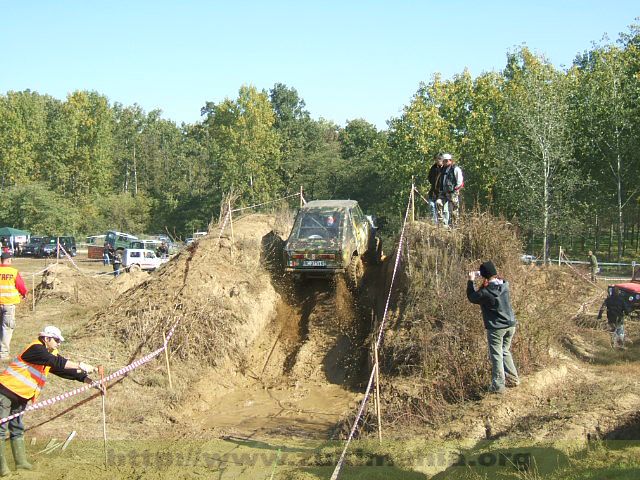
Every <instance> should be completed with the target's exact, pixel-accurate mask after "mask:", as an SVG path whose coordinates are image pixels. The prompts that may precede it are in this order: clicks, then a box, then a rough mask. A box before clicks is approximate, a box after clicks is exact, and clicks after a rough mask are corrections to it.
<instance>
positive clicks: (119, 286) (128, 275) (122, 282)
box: [111, 270, 150, 294]
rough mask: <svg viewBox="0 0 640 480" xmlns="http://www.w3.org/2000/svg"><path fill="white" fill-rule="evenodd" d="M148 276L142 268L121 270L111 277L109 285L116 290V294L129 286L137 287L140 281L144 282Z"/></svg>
mask: <svg viewBox="0 0 640 480" xmlns="http://www.w3.org/2000/svg"><path fill="white" fill-rule="evenodd" d="M149 278H150V275H149V273H148V272H143V271H142V270H129V271H128V272H123V273H121V274H120V275H119V276H117V277H115V278H113V280H112V282H111V286H112V287H113V288H114V289H115V290H116V291H117V292H118V294H122V293H124V292H126V291H127V290H129V289H130V288H133V287H137V286H138V285H140V284H141V283H143V282H146V281H147V280H149Z"/></svg>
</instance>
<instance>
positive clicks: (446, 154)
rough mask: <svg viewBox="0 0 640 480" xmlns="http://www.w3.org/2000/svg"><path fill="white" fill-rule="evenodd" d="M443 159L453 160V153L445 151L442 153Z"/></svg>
mask: <svg viewBox="0 0 640 480" xmlns="http://www.w3.org/2000/svg"><path fill="white" fill-rule="evenodd" d="M442 159H443V160H451V154H450V153H443V154H442Z"/></svg>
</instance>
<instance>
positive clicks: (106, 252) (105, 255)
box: [102, 242, 111, 265]
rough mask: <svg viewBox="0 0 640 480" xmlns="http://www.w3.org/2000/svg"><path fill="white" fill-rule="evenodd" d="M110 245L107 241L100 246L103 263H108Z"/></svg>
mask: <svg viewBox="0 0 640 480" xmlns="http://www.w3.org/2000/svg"><path fill="white" fill-rule="evenodd" d="M109 247H110V245H109V244H108V243H107V242H104V245H103V246H102V263H103V265H109V263H110V256H111V251H110V250H109Z"/></svg>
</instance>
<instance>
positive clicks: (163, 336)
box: [162, 332, 173, 390]
mask: <svg viewBox="0 0 640 480" xmlns="http://www.w3.org/2000/svg"><path fill="white" fill-rule="evenodd" d="M162 338H163V340H164V346H165V349H164V361H165V363H166V364H167V376H168V377H169V389H170V390H173V383H172V382H171V367H170V366H169V348H168V347H167V336H166V335H165V333H164V332H162Z"/></svg>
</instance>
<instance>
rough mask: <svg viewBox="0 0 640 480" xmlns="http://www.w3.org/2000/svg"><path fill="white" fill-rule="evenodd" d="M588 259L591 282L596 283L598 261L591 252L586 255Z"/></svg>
mask: <svg viewBox="0 0 640 480" xmlns="http://www.w3.org/2000/svg"><path fill="white" fill-rule="evenodd" d="M587 256H588V258H589V271H590V272H591V281H592V282H595V281H596V273H598V259H597V258H596V256H595V255H594V254H593V252H592V251H591V250H589V252H588V253H587Z"/></svg>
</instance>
